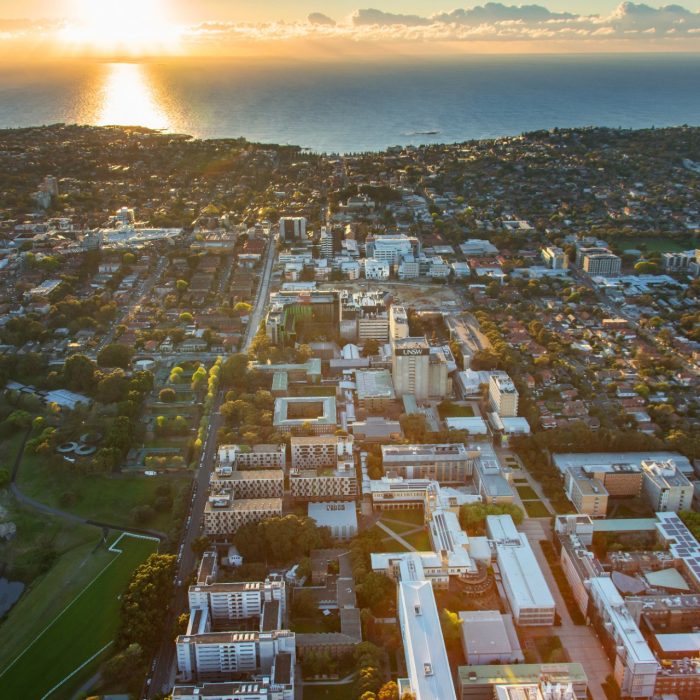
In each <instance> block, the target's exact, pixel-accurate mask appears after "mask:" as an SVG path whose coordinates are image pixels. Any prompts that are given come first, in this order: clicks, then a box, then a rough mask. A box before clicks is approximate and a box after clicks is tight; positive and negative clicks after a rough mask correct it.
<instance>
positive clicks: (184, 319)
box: [179, 311, 194, 324]
mask: <svg viewBox="0 0 700 700" xmlns="http://www.w3.org/2000/svg"><path fill="white" fill-rule="evenodd" d="M179 321H180V323H187V324H191V323H194V316H193V315H192V314H191V313H190V312H189V311H183V312H182V313H181V314H180V316H179Z"/></svg>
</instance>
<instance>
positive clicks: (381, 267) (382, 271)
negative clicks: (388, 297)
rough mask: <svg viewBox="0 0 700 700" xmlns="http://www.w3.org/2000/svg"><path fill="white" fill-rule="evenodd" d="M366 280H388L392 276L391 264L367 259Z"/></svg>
mask: <svg viewBox="0 0 700 700" xmlns="http://www.w3.org/2000/svg"><path fill="white" fill-rule="evenodd" d="M364 263H365V278H366V279H368V280H388V279H389V276H390V275H391V264H390V263H388V262H386V261H384V260H375V259H374V258H365V261H364Z"/></svg>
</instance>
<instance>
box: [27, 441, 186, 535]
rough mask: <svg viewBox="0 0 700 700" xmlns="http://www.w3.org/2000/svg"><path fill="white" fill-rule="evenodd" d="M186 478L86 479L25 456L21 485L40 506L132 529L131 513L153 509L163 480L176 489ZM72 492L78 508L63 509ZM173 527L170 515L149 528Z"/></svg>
mask: <svg viewBox="0 0 700 700" xmlns="http://www.w3.org/2000/svg"><path fill="white" fill-rule="evenodd" d="M189 478H191V477H190V476H189V475H183V476H159V477H153V478H148V477H144V476H107V475H94V476H83V475H81V474H77V473H73V472H71V471H70V470H69V468H65V469H59V470H56V469H53V468H51V466H50V465H49V464H48V463H47V460H45V459H44V458H42V457H41V456H40V455H34V454H29V453H27V452H25V454H24V458H23V460H22V466H21V467H20V472H19V478H18V482H19V485H20V488H21V489H22V491H23V492H24V493H25V495H27V496H30V497H32V498H35V499H36V500H37V501H40V502H41V503H45V504H46V505H49V506H53V507H55V508H60V509H63V510H69V511H70V512H72V513H75V514H77V515H81V516H83V517H86V518H91V519H93V520H99V521H102V522H108V523H113V524H115V525H123V526H127V527H128V526H129V525H131V524H132V523H131V520H130V513H131V510H132V509H133V508H134V507H136V506H140V505H151V504H152V503H153V502H154V501H155V499H156V498H157V494H156V490H157V488H158V486H159V485H160V484H162V483H163V481H164V480H166V479H169V480H171V481H172V484H173V487H174V489H177V486H179V484H180V483H182V482H181V481H180V480H181V479H189ZM67 491H72V492H73V493H75V494H76V495H77V496H78V500H77V502H76V503H75V505H73V506H70V507H67V508H66V507H64V506H62V505H61V503H60V497H61V494H63V493H65V492H67ZM171 523H172V515H171V513H170V511H167V512H163V513H157V514H156V517H155V518H154V519H153V521H151V522H149V523H148V527H149V528H150V529H153V530H161V531H164V532H166V531H167V530H168V529H169V528H170V526H171Z"/></svg>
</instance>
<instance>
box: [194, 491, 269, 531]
mask: <svg viewBox="0 0 700 700" xmlns="http://www.w3.org/2000/svg"><path fill="white" fill-rule="evenodd" d="M276 515H282V499H281V498H244V499H240V500H233V499H232V498H231V496H230V495H228V494H227V495H215V494H212V495H211V496H210V497H209V500H208V502H207V504H206V506H205V507H204V533H205V534H206V535H211V536H215V537H225V536H227V535H232V534H233V533H234V532H236V530H238V528H239V527H241V526H242V525H246V524H248V523H257V522H260V521H261V520H265V519H266V518H271V517H273V516H276Z"/></svg>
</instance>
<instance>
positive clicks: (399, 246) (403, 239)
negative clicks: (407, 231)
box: [367, 233, 420, 265]
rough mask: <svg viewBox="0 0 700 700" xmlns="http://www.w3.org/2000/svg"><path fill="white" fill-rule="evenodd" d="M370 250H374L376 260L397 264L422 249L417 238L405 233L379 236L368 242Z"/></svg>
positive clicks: (373, 255) (373, 254)
mask: <svg viewBox="0 0 700 700" xmlns="http://www.w3.org/2000/svg"><path fill="white" fill-rule="evenodd" d="M367 244H368V248H370V249H371V250H372V257H373V258H374V259H375V260H380V261H382V262H386V263H389V264H390V265H395V264H397V263H398V262H399V261H400V260H401V259H402V258H403V257H404V256H405V255H411V254H413V253H414V252H419V250H418V248H419V247H420V245H419V243H418V240H417V239H416V238H411V237H408V236H406V235H404V234H403V233H400V234H391V235H387V236H377V237H376V238H374V239H373V240H369V241H368V242H367Z"/></svg>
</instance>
